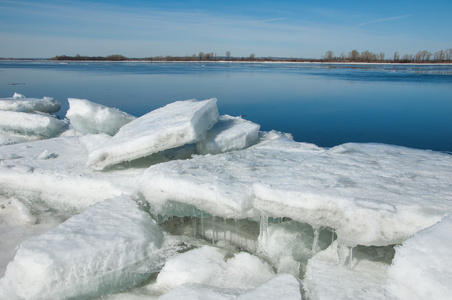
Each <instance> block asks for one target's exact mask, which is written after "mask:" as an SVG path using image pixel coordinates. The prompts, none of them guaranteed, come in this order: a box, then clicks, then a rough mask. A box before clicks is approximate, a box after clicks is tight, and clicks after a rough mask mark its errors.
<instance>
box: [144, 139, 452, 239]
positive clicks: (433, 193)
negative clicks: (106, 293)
mask: <svg viewBox="0 0 452 300" xmlns="http://www.w3.org/2000/svg"><path fill="white" fill-rule="evenodd" d="M450 178H452V156H450V155H448V154H444V153H439V152H432V151H426V150H416V149H409V148H405V147H398V146H389V145H381V144H353V143H350V144H344V145H340V146H337V147H333V148H331V149H324V148H319V147H317V146H315V145H312V144H306V143H297V142H294V141H292V140H290V139H289V138H287V137H285V136H281V135H278V134H275V133H270V134H269V135H268V137H267V138H266V140H264V141H263V142H261V143H259V144H257V145H255V146H252V147H250V148H248V149H245V150H242V151H236V152H230V153H225V154H219V155H215V156H212V155H206V156H196V157H194V158H193V159H191V160H185V161H172V162H168V163H165V164H159V165H155V166H151V167H150V168H149V169H148V170H147V171H146V172H145V173H144V175H143V176H142V177H141V179H140V191H141V192H142V193H143V195H144V196H145V197H146V199H147V200H148V201H149V202H150V203H151V205H152V206H153V207H154V208H155V209H156V211H157V212H159V213H162V214H167V215H171V205H170V203H171V201H176V202H178V203H183V204H187V205H189V206H187V214H190V206H195V207H197V208H198V209H200V210H203V211H206V212H208V213H210V214H212V215H216V216H222V217H225V218H245V217H253V218H257V216H259V215H260V214H261V213H262V212H264V213H265V214H266V215H267V216H274V217H290V218H292V219H294V220H296V221H299V222H301V223H308V224H310V225H312V226H313V227H315V228H317V227H320V226H327V227H330V228H333V229H335V230H336V233H337V234H338V238H339V239H340V240H341V241H342V242H343V243H346V244H347V245H350V246H355V245H357V244H360V245H388V244H394V243H400V242H401V241H403V240H404V239H406V238H408V237H409V236H411V235H412V234H414V233H416V232H417V231H419V230H421V229H423V228H426V227H429V226H431V225H432V224H435V223H436V222H438V221H439V220H440V219H441V218H442V217H443V216H444V215H446V214H448V213H449V212H450V211H451V208H452V205H451V204H452V203H451V201H452V181H451V180H450Z"/></svg>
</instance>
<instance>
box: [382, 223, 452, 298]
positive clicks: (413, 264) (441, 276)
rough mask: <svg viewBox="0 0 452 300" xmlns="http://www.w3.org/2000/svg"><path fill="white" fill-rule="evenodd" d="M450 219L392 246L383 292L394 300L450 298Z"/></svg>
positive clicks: (451, 263)
mask: <svg viewBox="0 0 452 300" xmlns="http://www.w3.org/2000/svg"><path fill="white" fill-rule="evenodd" d="M451 232H452V218H451V217H450V216H448V217H446V218H444V219H443V220H441V221H440V222H439V223H437V224H435V225H433V226H432V227H430V228H427V229H425V230H423V231H421V232H418V233H416V234H415V235H414V236H412V237H410V238H409V239H407V240H406V241H404V242H403V243H402V245H399V246H397V247H396V255H395V257H394V260H393V262H392V265H391V266H390V267H389V271H388V281H387V284H386V286H385V287H386V291H387V293H388V295H389V296H391V297H393V298H394V299H419V300H420V299H438V300H439V299H441V300H446V299H450V298H451V296H452V286H451V282H452V255H451V249H452V236H451Z"/></svg>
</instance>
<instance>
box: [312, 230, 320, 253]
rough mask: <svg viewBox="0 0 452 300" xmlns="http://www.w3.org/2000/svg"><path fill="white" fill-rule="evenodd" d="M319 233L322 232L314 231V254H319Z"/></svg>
mask: <svg viewBox="0 0 452 300" xmlns="http://www.w3.org/2000/svg"><path fill="white" fill-rule="evenodd" d="M319 232H320V229H319V228H316V229H314V241H313V242H312V254H315V253H317V245H318V243H319Z"/></svg>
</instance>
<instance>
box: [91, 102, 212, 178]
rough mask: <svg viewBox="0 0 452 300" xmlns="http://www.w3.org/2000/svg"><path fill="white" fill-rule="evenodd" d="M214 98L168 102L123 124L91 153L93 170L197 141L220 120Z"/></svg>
mask: <svg viewBox="0 0 452 300" xmlns="http://www.w3.org/2000/svg"><path fill="white" fill-rule="evenodd" d="M218 119H219V114H218V108H217V100H216V99H215V98H213V99H209V100H204V101H196V100H186V101H177V102H173V103H171V104H168V105H166V106H164V107H162V108H159V109H156V110H154V111H152V112H150V113H148V114H146V115H144V116H142V117H140V118H138V119H136V120H134V121H132V122H130V123H128V124H126V125H124V126H123V127H121V129H120V130H119V131H118V133H117V134H116V135H114V136H113V137H112V138H111V140H110V141H109V142H107V143H106V144H105V145H104V146H103V147H101V148H99V149H97V150H95V151H93V152H91V153H90V155H89V158H88V165H89V166H90V167H91V168H92V169H94V170H103V169H105V168H107V167H110V166H113V165H115V164H118V163H121V162H123V161H131V160H134V159H138V158H141V157H145V156H148V155H151V154H153V153H157V152H159V151H163V150H167V149H171V148H176V147H179V146H182V145H185V144H190V143H195V142H197V141H200V140H202V139H204V138H205V137H206V133H207V130H209V129H210V128H212V126H213V125H214V124H215V123H216V122H217V121H218Z"/></svg>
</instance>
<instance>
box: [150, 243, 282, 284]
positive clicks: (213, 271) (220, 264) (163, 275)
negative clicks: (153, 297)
mask: <svg viewBox="0 0 452 300" xmlns="http://www.w3.org/2000/svg"><path fill="white" fill-rule="evenodd" d="M273 276H274V271H273V270H272V268H271V267H270V265H268V264H267V263H266V262H264V261H262V260H261V259H259V258H257V257H256V256H253V255H251V254H249V253H247V252H239V253H230V252H228V251H226V250H224V249H220V248H217V247H213V246H204V247H201V248H198V249H194V250H191V251H188V252H185V253H183V254H180V255H178V256H175V257H173V258H171V259H169V260H168V261H167V262H166V263H165V266H164V267H163V269H162V270H161V271H160V273H159V275H158V276H157V281H156V285H157V287H159V288H160V289H163V290H171V289H174V288H176V287H178V286H180V285H182V284H202V285H206V286H210V287H216V288H228V289H234V290H242V291H244V290H249V289H252V288H256V287H257V286H259V285H261V284H263V283H264V282H266V281H268V280H269V279H270V278H272V277H273Z"/></svg>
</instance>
